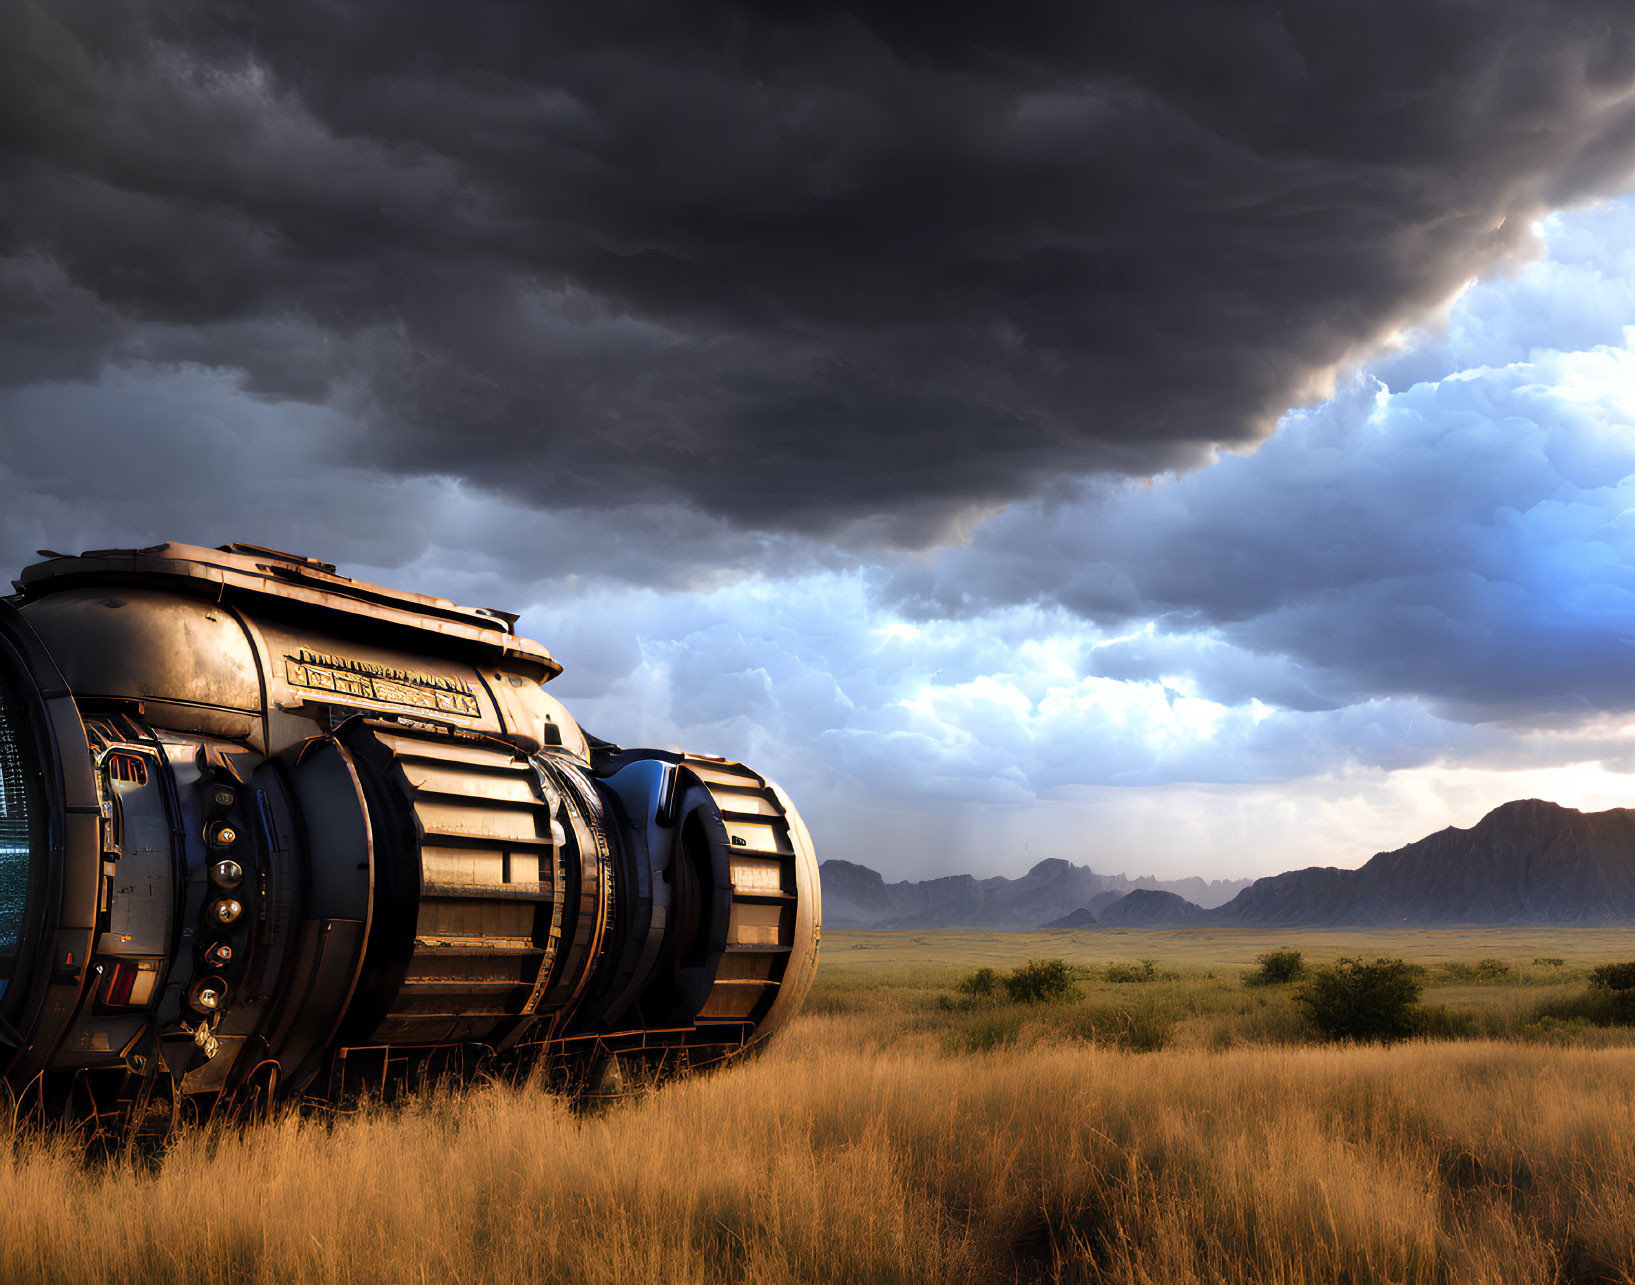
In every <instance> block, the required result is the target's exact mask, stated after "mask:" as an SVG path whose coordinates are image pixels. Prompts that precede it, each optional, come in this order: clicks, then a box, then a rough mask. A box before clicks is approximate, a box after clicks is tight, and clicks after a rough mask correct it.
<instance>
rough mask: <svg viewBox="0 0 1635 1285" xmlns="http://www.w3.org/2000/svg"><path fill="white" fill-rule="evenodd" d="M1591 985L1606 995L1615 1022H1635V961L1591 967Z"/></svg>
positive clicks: (1620, 1023)
mask: <svg viewBox="0 0 1635 1285" xmlns="http://www.w3.org/2000/svg"><path fill="white" fill-rule="evenodd" d="M1590 986H1591V987H1593V988H1594V989H1595V990H1597V991H1601V992H1603V993H1604V994H1605V995H1606V998H1607V1001H1608V1005H1609V1007H1610V1008H1611V1012H1612V1020H1613V1021H1614V1022H1615V1023H1617V1024H1619V1025H1628V1024H1630V1023H1635V963H1625V964H1602V965H1600V966H1599V967H1597V968H1592V969H1590Z"/></svg>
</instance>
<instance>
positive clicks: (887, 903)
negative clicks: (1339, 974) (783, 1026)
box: [820, 857, 1250, 928]
mask: <svg viewBox="0 0 1635 1285" xmlns="http://www.w3.org/2000/svg"><path fill="white" fill-rule="evenodd" d="M820 873H821V875H822V878H823V922H824V923H825V924H827V925H829V926H830V927H833V928H951V927H956V926H959V927H980V928H1037V927H1038V926H1039V925H1040V924H1042V923H1044V922H1045V921H1046V920H1050V919H1055V918H1057V917H1059V916H1061V915H1064V914H1066V913H1068V912H1070V911H1073V910H1076V909H1078V908H1079V907H1081V906H1082V907H1084V908H1086V910H1087V911H1088V913H1089V914H1090V915H1091V916H1092V917H1093V918H1099V917H1100V915H1101V914H1102V913H1104V912H1105V910H1106V909H1107V907H1108V906H1110V905H1112V904H1113V903H1115V902H1117V901H1119V900H1120V899H1121V898H1123V897H1126V896H1127V895H1128V894H1130V893H1132V892H1136V891H1143V890H1146V891H1161V892H1164V893H1167V894H1170V895H1173V896H1174V897H1175V898H1176V900H1177V901H1184V902H1185V904H1188V905H1209V906H1219V905H1221V904H1222V903H1224V902H1227V901H1230V900H1231V899H1232V898H1233V897H1235V896H1237V895H1238V893H1240V892H1242V891H1243V890H1244V889H1245V888H1247V887H1249V883H1250V881H1249V880H1247V879H1214V880H1205V879H1197V878H1190V879H1170V880H1160V879H1154V878H1151V877H1150V876H1143V877H1142V878H1139V879H1131V878H1129V877H1128V876H1126V875H1122V874H1117V875H1104V874H1097V873H1096V872H1095V871H1094V870H1091V869H1089V868H1088V867H1086V866H1076V865H1074V864H1072V863H1071V862H1069V861H1064V860H1062V859H1061V858H1059V857H1058V858H1052V859H1051V860H1048V861H1041V862H1040V863H1039V864H1038V865H1036V866H1034V867H1033V869H1031V870H1029V871H1028V872H1027V874H1025V875H1023V876H1022V877H1021V878H1020V879H1008V878H1006V877H1005V876H1004V875H996V876H994V877H993V878H991V879H977V878H974V877H973V876H971V875H949V876H948V877H946V878H943V879H922V880H919V881H917V882H908V881H904V882H901V883H887V882H886V881H885V880H884V879H883V878H881V877H880V874H879V872H877V871H874V870H871V869H869V868H868V867H867V866H860V865H858V864H856V863H855V862H852V861H825V862H824V863H823V866H822V868H821V871H820Z"/></svg>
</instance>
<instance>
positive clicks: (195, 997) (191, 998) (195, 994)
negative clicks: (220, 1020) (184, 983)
mask: <svg viewBox="0 0 1635 1285" xmlns="http://www.w3.org/2000/svg"><path fill="white" fill-rule="evenodd" d="M226 998H227V988H226V987H224V986H223V985H222V984H221V983H220V982H218V981H217V980H216V979H215V978H213V977H207V978H205V979H204V980H203V981H198V982H194V983H193V987H192V989H191V990H189V991H188V993H187V1002H188V1005H189V1006H190V1007H192V1008H194V1009H196V1010H197V1011H199V1012H201V1013H214V1012H215V1011H216V1010H217V1009H218V1008H220V1007H221V1004H222V1001H223V1000H224V999H226Z"/></svg>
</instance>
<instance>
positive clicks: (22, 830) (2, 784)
mask: <svg viewBox="0 0 1635 1285" xmlns="http://www.w3.org/2000/svg"><path fill="white" fill-rule="evenodd" d="M26 738H27V729H26V727H25V726H24V725H23V720H22V714H21V711H19V710H18V709H17V707H16V706H15V705H14V704H13V703H12V702H11V701H10V700H9V699H8V698H7V694H6V693H5V692H4V690H0V989H3V987H4V979H5V978H7V977H9V976H10V975H11V956H12V955H13V954H15V952H16V950H17V938H18V935H19V933H20V932H21V931H22V927H23V910H24V907H25V906H26V905H27V902H28V878H29V868H30V861H29V854H30V851H31V849H32V846H33V827H32V824H31V822H32V821H33V819H34V818H33V817H32V815H31V812H32V804H33V799H32V791H31V790H30V789H29V784H28V766H29V765H28V763H27V760H26V758H25V756H26V755H27V753H28V749H27V739H26Z"/></svg>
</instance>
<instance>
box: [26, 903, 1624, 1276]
mask: <svg viewBox="0 0 1635 1285" xmlns="http://www.w3.org/2000/svg"><path fill="white" fill-rule="evenodd" d="M1288 946H1292V947H1294V948H1296V949H1300V950H1302V951H1303V952H1305V954H1306V956H1307V958H1308V960H1311V961H1315V962H1320V961H1322V960H1325V959H1332V958H1334V957H1337V956H1340V955H1346V954H1351V955H1365V956H1368V957H1373V956H1375V955H1395V956H1401V957H1404V958H1407V959H1409V960H1411V961H1413V962H1417V963H1420V964H1423V965H1425V966H1426V968H1427V973H1426V980H1427V983H1428V986H1429V989H1428V990H1427V993H1426V997H1425V998H1426V1002H1427V1004H1428V1005H1429V1006H1430V1008H1431V1010H1432V1011H1433V1012H1436V1013H1439V1014H1440V1015H1441V1016H1440V1017H1439V1018H1438V1019H1437V1024H1435V1029H1436V1030H1439V1031H1441V1032H1442V1033H1443V1034H1444V1035H1447V1034H1453V1035H1456V1036H1457V1038H1426V1039H1420V1040H1415V1041H1410V1042H1408V1043H1405V1044H1399V1045H1395V1046H1391V1047H1377V1046H1373V1047H1369V1046H1365V1047H1355V1046H1344V1045H1340V1046H1336V1045H1322V1044H1318V1043H1315V1042H1313V1041H1312V1037H1311V1035H1310V1033H1309V1031H1308V1030H1307V1029H1306V1028H1305V1027H1304V1025H1303V1022H1302V1019H1301V1016H1300V1013H1299V1010H1298V1009H1297V1007H1296V1006H1295V1005H1294V1004H1293V1002H1292V1000H1291V998H1290V995H1289V988H1287V987H1264V986H1246V985H1244V983H1243V981H1242V977H1241V974H1242V972H1243V971H1244V970H1245V969H1247V968H1249V967H1251V966H1252V965H1253V962H1254V958H1255V956H1256V955H1258V954H1260V953H1263V952H1265V951H1267V950H1270V949H1274V948H1278V947H1288ZM1030 957H1031V958H1047V957H1060V958H1063V959H1066V960H1068V961H1069V962H1071V963H1073V964H1074V965H1076V966H1077V967H1078V969H1079V971H1080V973H1081V977H1080V980H1079V982H1078V985H1079V987H1080V990H1081V991H1082V998H1081V999H1079V1000H1077V1001H1074V1002H1072V1003H1066V1004H1060V1005H1050V1006H1012V1005H1008V1004H1004V1003H989V1002H970V1001H967V1000H966V999H965V998H964V997H961V996H959V995H958V993H957V991H956V990H955V986H956V983H957V982H958V981H959V979H960V978H961V977H963V976H965V975H966V974H968V973H969V972H970V971H971V970H973V969H974V968H976V967H979V966H983V965H987V966H991V967H996V968H1002V969H1003V968H1009V967H1011V966H1014V965H1015V964H1017V963H1020V962H1022V961H1023V960H1025V959H1027V958H1030ZM1631 958H1635V933H1616V932H1592V931H1551V932H1541V931H1533V932H1525V931H1511V930H1491V931H1489V930H1470V931H1440V932H1435V933H1426V932H1416V933H1412V934H1409V933H1368V934H1352V933H1345V934H1341V933H1332V934H1331V933H1319V934H1303V935H1291V934H1256V933H1247V932H1226V931H1219V930H1210V931H1208V932H1185V931H1176V932H1139V931H1135V930H1130V931H1124V932H1091V933H1041V934H1014V935H1013V934H993V933H980V934H979V933H917V934H912V933H831V934H829V935H827V937H826V938H825V942H824V955H823V964H822V967H821V969H820V972H819V977H818V983H817V985H816V987H815V989H814V993H813V997H812V1002H811V1004H810V1005H809V1008H808V1011H807V1013H806V1015H804V1016H803V1017H802V1018H800V1019H799V1020H798V1021H797V1022H796V1023H795V1024H794V1025H793V1026H792V1027H791V1028H790V1029H789V1030H788V1031H786V1032H785V1033H784V1034H783V1035H782V1036H781V1037H779V1038H778V1039H776V1040H774V1041H773V1042H772V1043H771V1045H770V1047H768V1048H767V1050H766V1051H765V1052H764V1054H763V1055H761V1056H759V1057H757V1058H755V1059H753V1060H751V1061H749V1062H747V1063H745V1064H743V1065H739V1066H736V1067H732V1068H729V1069H727V1070H725V1071H722V1072H718V1073H714V1074H709V1075H701V1076H696V1077H694V1078H692V1079H688V1080H683V1081H678V1082H672V1083H668V1084H665V1085H663V1086H661V1087H659V1088H657V1089H653V1090H650V1091H636V1092H633V1093H631V1094H630V1095H629V1097H628V1099H627V1100H625V1101H621V1102H619V1103H616V1104H614V1105H612V1106H611V1107H609V1108H608V1109H606V1110H602V1111H599V1112H596V1113H584V1112H576V1111H574V1110H572V1109H570V1107H569V1106H568V1105H567V1104H565V1103H563V1102H561V1101H559V1100H557V1099H555V1098H552V1097H550V1096H549V1095H547V1094H545V1093H543V1092H542V1091H540V1090H538V1089H537V1088H534V1087H529V1086H522V1087H510V1086H504V1085H488V1086H483V1087H480V1088H476V1089H471V1090H467V1091H464V1092H459V1093H446V1094H442V1095H433V1096H428V1097H426V1098H422V1099H419V1100H417V1101H414V1102H411V1103H409V1104H408V1105H406V1106H400V1107H396V1108H391V1109H378V1108H377V1109H375V1110H372V1111H365V1112H364V1113H362V1114H360V1115H357V1116H352V1117H349V1118H346V1119H343V1120H340V1121H338V1122H335V1123H333V1124H331V1123H329V1122H326V1121H321V1120H315V1119H298V1118H290V1119H285V1120H281V1121H277V1122H274V1123H271V1124H267V1125H264V1126H260V1127H258V1128H255V1129H252V1130H250V1131H248V1132H244V1133H212V1132H210V1131H197V1132H194V1133H192V1134H189V1135H187V1136H184V1137H182V1138H181V1139H179V1140H178V1141H177V1142H176V1143H175V1144H174V1145H173V1146H172V1147H171V1149H170V1150H169V1151H168V1153H166V1154H165V1155H164V1156H163V1157H162V1158H161V1159H160V1160H159V1161H158V1162H157V1163H153V1164H148V1165H139V1166H130V1165H125V1164H121V1163H113V1164H106V1165H93V1166H87V1165H86V1164H84V1163H83V1161H82V1159H81V1157H80V1153H79V1152H78V1151H77V1150H76V1148H75V1146H74V1145H73V1143H72V1142H71V1141H70V1140H66V1139H55V1140H52V1139H46V1140H41V1139H38V1138H32V1137H19V1138H14V1139H13V1141H12V1145H11V1146H10V1147H9V1148H8V1147H0V1276H3V1277H4V1278H5V1279H6V1280H40V1279H44V1280H56V1281H76V1282H77V1281H93V1280H95V1281H103V1280H139V1281H149V1280H152V1281H161V1280H163V1281H167V1282H169V1281H175V1280H189V1281H238V1280H257V1281H261V1280H265V1281H284V1280H299V1281H307V1280H321V1281H331V1280H333V1281H373V1280H393V1281H431V1280H438V1281H441V1280H450V1281H475V1280H564V1281H570V1280H571V1281H578V1280H592V1281H644V1282H645V1281H669V1280H700V1281H808V1280H811V1281H903V1282H919V1281H925V1282H941V1281H950V1280H952V1281H988V1280H1015V1279H1022V1280H1036V1279H1042V1280H1052V1279H1061V1280H1095V1281H1118V1282H1132V1283H1133V1282H1152V1283H1154V1285H1157V1283H1159V1282H1188V1281H1199V1282H1202V1281H1211V1282H1213V1281H1230V1282H1245V1283H1247V1282H1290V1283H1293V1282H1317V1281H1324V1282H1328V1281H1344V1282H1355V1283H1357V1285H1361V1283H1363V1282H1373V1281H1403V1282H1407V1281H1412V1282H1427V1283H1430V1282H1464V1281H1471V1282H1495V1283H1497V1282H1547V1281H1560V1282H1591V1281H1597V1282H1598V1281H1622V1282H1635V1029H1631V1028H1627V1027H1603V1026H1598V1025H1594V1024H1592V1023H1590V1022H1588V1021H1586V1020H1585V1019H1584V1018H1583V1016H1582V1013H1583V1011H1585V1001H1584V997H1585V996H1586V994H1587V991H1588V988H1587V983H1586V981H1585V972H1586V970H1587V968H1588V967H1589V966H1591V965H1593V964H1596V963H1601V962H1605V961H1607V960H1612V959H1631ZM1139 959H1151V960H1153V961H1154V968H1153V972H1154V974H1155V976H1154V978H1153V980H1149V981H1143V982H1134V983H1130V982H1126V983H1118V982H1111V981H1108V980H1107V965H1108V964H1109V963H1129V962H1132V961H1135V960H1139ZM1483 959H1498V960H1501V961H1503V962H1504V963H1506V964H1507V965H1509V968H1508V971H1505V972H1503V973H1500V974H1499V975H1498V979H1497V980H1492V979H1491V974H1492V972H1493V970H1492V969H1491V968H1490V969H1489V970H1488V974H1489V976H1490V979H1489V980H1485V981H1477V980H1472V978H1473V976H1474V975H1475V973H1476V971H1477V970H1475V969H1474V965H1475V963H1476V961H1479V960H1483ZM1557 959H1559V960H1560V961H1562V962H1560V963H1549V962H1545V963H1535V962H1534V961H1535V960H1557ZM1135 971H1137V972H1139V971H1140V970H1135Z"/></svg>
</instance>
